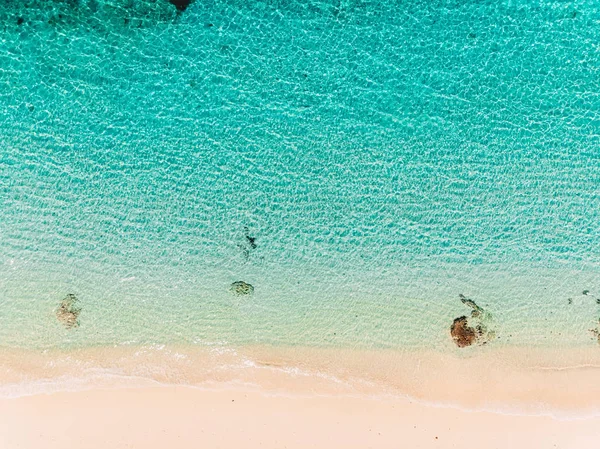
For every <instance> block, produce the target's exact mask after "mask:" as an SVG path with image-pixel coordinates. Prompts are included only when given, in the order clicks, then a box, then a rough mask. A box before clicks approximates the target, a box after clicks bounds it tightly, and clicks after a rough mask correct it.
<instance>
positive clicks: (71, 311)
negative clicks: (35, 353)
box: [56, 293, 81, 329]
mask: <svg viewBox="0 0 600 449" xmlns="http://www.w3.org/2000/svg"><path fill="white" fill-rule="evenodd" d="M78 303H79V300H78V299H77V297H76V296H75V295H74V294H72V293H69V294H68V295H67V296H66V297H65V298H64V299H63V300H62V301H61V302H60V305H59V306H58V309H56V318H57V319H58V321H60V322H61V323H62V324H63V325H64V326H65V327H66V328H67V329H73V328H75V327H79V314H80V313H81V307H79V306H78Z"/></svg>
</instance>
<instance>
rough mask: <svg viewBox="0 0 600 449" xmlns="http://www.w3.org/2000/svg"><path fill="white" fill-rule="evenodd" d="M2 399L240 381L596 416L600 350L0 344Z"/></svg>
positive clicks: (265, 388)
mask: <svg viewBox="0 0 600 449" xmlns="http://www.w3.org/2000/svg"><path fill="white" fill-rule="evenodd" d="M0 356H1V359H0V360H1V361H0V400H1V399H10V398H13V399H14V398H19V397H26V396H36V395H40V394H53V393H61V392H81V391H90V390H98V389H109V390H113V389H122V388H126V389H127V388H147V387H169V386H178V387H192V388H199V389H200V390H206V391H209V390H211V391H212V390H221V389H227V388H232V387H233V388H239V387H240V386H243V387H244V388H246V389H248V390H252V391H259V392H266V393H268V394H271V395H282V396H294V397H326V396H331V397H363V398H380V399H382V398H383V399H385V398H395V399H410V400H411V401H415V402H419V403H420V404H422V405H427V406H432V407H442V408H452V409H460V410H465V411H485V412H494V413H508V414H518V415H526V416H531V415H536V416H542V415H546V416H554V417H563V418H569V417H571V418H573V417H575V418H577V417H590V416H596V415H598V416H600V405H598V404H600V385H597V376H598V374H600V350H599V349H598V348H597V347H596V346H590V347H580V348H571V349H568V350H567V349H564V348H557V349H549V348H524V347H520V348H519V347H504V348H492V347H485V346H482V347H475V348H468V349H466V350H450V351H448V352H442V351H433V350H430V351H429V350H422V349H421V350H404V351H399V350H352V349H333V348H332V349H317V348H303V347H299V348H289V347H264V346H254V347H252V346H248V347H238V348H233V347H226V346H215V347H205V346H198V347H190V346H187V347H177V346H165V345H151V346H140V347H130V346H117V347H98V348H88V349H73V350H46V351H27V350H18V349H7V348H2V349H0Z"/></svg>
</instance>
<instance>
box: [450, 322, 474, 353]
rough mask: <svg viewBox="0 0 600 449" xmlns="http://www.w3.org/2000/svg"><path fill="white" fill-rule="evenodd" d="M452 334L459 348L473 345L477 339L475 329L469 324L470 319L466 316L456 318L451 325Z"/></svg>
mask: <svg viewBox="0 0 600 449" xmlns="http://www.w3.org/2000/svg"><path fill="white" fill-rule="evenodd" d="M450 335H452V339H453V340H454V342H455V343H456V346H458V347H459V348H464V347H465V346H471V345H472V344H473V343H475V341H476V340H477V333H476V332H475V329H473V328H472V327H471V326H469V320H468V319H467V317H466V316H461V317H458V318H455V319H454V322H453V323H452V326H450Z"/></svg>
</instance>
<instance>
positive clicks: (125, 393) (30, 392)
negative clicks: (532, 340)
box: [0, 347, 600, 449]
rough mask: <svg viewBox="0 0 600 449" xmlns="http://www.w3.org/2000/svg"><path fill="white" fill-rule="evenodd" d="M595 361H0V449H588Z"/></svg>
mask: <svg viewBox="0 0 600 449" xmlns="http://www.w3.org/2000/svg"><path fill="white" fill-rule="evenodd" d="M596 349H597V348H595V347H590V348H588V349H585V348H583V349H580V350H575V349H573V350H571V351H559V352H557V351H549V350H542V349H524V348H521V349H515V348H512V349H495V350H486V349H482V348H474V350H473V351H470V352H469V351H467V352H454V353H448V354H442V353H435V352H425V351H415V352H401V353H398V352H392V351H341V350H328V349H322V350H317V349H307V348H304V349H302V348H294V349H290V348H288V349H284V348H280V349H275V348H264V347H262V348H261V347H255V348H244V349H241V348H238V349H237V350H223V349H219V350H216V349H214V348H213V349H210V350H207V349H197V348H196V349H191V348H187V350H186V349H185V348H169V347H149V348H129V347H118V348H95V349H85V350H79V351H69V352H62V353H59V352H48V351H46V352H44V351H42V352H37V353H36V352H29V353H24V352H22V351H21V352H19V351H15V350H4V351H3V354H2V360H3V361H2V363H0V369H1V371H0V372H1V373H2V382H1V383H0V395H1V397H2V399H0V447H1V448H7V449H8V448H10V449H12V448H23V449H33V448H36V449H37V448H40V447H44V448H61V449H70V448H78V449H79V448H90V449H92V448H103V449H104V448H111V449H113V448H144V449H154V448H165V447H170V448H175V449H179V448H190V447H210V448H213V447H214V448H217V447H218V448H240V447H244V448H254V447H256V448H258V447H261V448H307V447H314V448H337V447H339V448H369V447H372V448H402V447H413V448H454V447H464V444H465V442H466V441H468V442H473V443H474V444H475V443H477V445H478V447H485V448H513V447H514V448H521V447H522V448H525V447H527V448H529V447H536V448H555V447H556V448H577V449H581V448H587V447H594V445H595V444H596V442H597V439H598V438H599V437H600V413H599V410H598V404H600V387H598V386H597V378H598V373H599V372H600V368H599V367H600V357H599V356H598V355H597V354H596V352H597V351H596ZM186 351H187V352H186ZM559 356H560V358H557V357H559Z"/></svg>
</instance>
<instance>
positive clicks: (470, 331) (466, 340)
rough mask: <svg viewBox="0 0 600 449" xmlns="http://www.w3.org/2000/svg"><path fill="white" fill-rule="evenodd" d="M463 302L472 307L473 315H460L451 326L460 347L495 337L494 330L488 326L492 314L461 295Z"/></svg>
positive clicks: (455, 340)
mask: <svg viewBox="0 0 600 449" xmlns="http://www.w3.org/2000/svg"><path fill="white" fill-rule="evenodd" d="M459 298H460V300H461V301H462V303H463V304H465V305H467V306H469V307H470V308H471V309H473V310H472V311H471V317H470V318H467V317H466V316H461V317H458V318H456V319H455V320H454V322H453V323H452V325H451V326H450V335H451V336H452V339H453V340H454V342H455V343H456V345H457V346H458V347H459V348H464V347H467V346H471V345H473V344H475V343H477V344H482V345H484V344H486V343H487V342H488V341H490V340H492V339H493V338H494V337H495V333H494V331H490V330H488V328H487V325H486V323H487V322H488V321H490V320H491V315H490V314H489V313H487V312H485V311H484V310H483V309H482V308H481V307H479V306H478V305H477V304H475V301H473V300H471V299H468V298H466V297H465V296H464V295H459Z"/></svg>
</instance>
